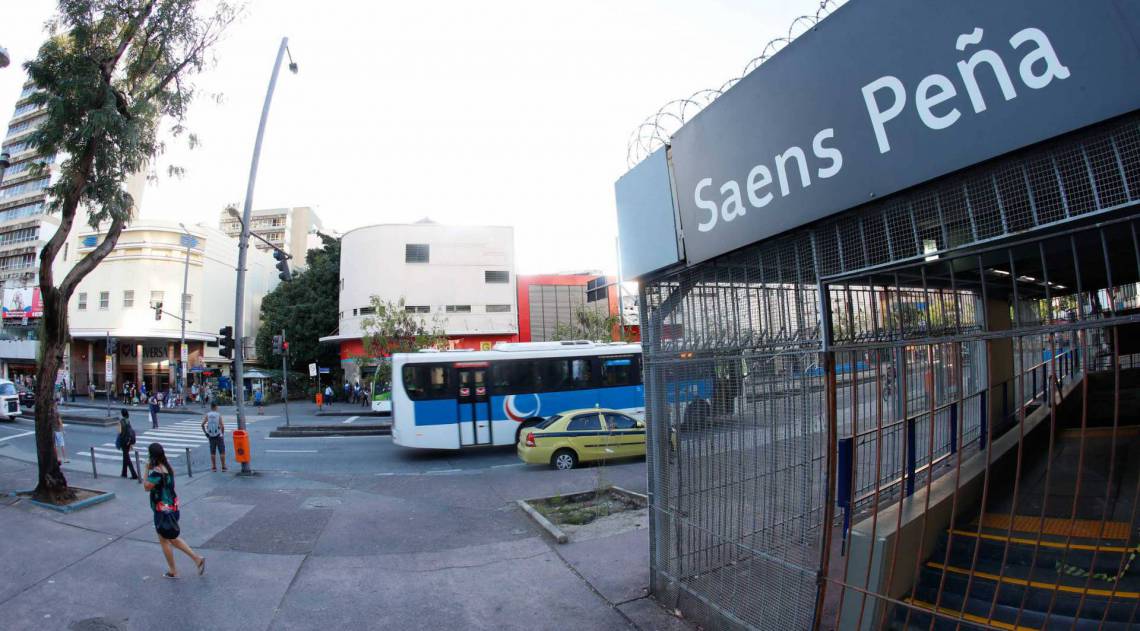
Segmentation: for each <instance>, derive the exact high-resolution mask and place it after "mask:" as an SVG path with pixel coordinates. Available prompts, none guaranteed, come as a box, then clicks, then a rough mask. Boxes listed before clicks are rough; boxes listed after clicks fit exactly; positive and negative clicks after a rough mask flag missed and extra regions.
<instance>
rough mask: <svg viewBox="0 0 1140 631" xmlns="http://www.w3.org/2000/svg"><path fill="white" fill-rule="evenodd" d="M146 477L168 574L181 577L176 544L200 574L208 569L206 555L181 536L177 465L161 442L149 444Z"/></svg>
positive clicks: (151, 507)
mask: <svg viewBox="0 0 1140 631" xmlns="http://www.w3.org/2000/svg"><path fill="white" fill-rule="evenodd" d="M147 454H148V456H149V457H148V458H147V463H146V481H145V482H143V488H144V489H145V490H147V491H148V492H150V510H151V511H152V512H153V513H154V530H155V532H157V533H158V542H159V544H161V545H162V555H163V556H165V557H166V565H167V568H168V569H167V570H166V572H164V573H163V576H164V577H166V578H178V568H177V567H175V565H174V548H178V549H179V550H181V551H182V552H183V553H184V554H185V555H186V556H188V557H190V559H191V560H192V561H194V566H195V567H196V568H198V576H201V575H203V574H205V573H206V557H204V556H201V555H199V554H197V553H195V552H194V550H193V548H191V547H190V546H189V545H187V544H186V542H185V541H183V540H182V536H181V535H182V528H181V527H180V526H179V525H178V520H179V518H180V517H181V511H180V510H179V504H178V493H177V492H176V491H175V490H174V468H173V467H171V466H170V461H169V460H167V459H166V451H165V450H163V448H162V445H160V444H158V443H151V444H150V446H148V447H147Z"/></svg>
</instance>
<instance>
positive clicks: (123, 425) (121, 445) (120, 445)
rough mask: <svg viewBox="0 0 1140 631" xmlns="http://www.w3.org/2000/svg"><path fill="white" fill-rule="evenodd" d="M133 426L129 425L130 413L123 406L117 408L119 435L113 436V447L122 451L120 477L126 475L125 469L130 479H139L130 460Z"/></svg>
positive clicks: (133, 438) (133, 441) (134, 438)
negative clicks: (129, 473)
mask: <svg viewBox="0 0 1140 631" xmlns="http://www.w3.org/2000/svg"><path fill="white" fill-rule="evenodd" d="M136 440H137V438H136V437H135V428H133V427H131V413H130V412H128V411H127V410H126V409H125V408H124V409H122V410H119V435H118V436H115V448H116V449H118V450H119V451H121V452H123V472H122V473H121V474H120V477H124V478H125V477H127V470H128V469H129V470H130V472H131V479H132V480H137V479H139V472H138V471H135V463H133V462H131V449H133V448H134V446H135V441H136Z"/></svg>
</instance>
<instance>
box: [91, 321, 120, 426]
mask: <svg viewBox="0 0 1140 631" xmlns="http://www.w3.org/2000/svg"><path fill="white" fill-rule="evenodd" d="M88 352H94V351H90V350H89V351H88ZM110 354H111V332H110V331H107V337H106V338H105V339H104V340H103V380H104V381H106V382H107V391H106V393H105V396H104V397H103V398H104V399H106V400H107V418H111V380H110V379H107V359H106V358H107V357H109V356H110ZM111 361H112V364H111V367H112V368H114V367H115V364H114V360H111Z"/></svg>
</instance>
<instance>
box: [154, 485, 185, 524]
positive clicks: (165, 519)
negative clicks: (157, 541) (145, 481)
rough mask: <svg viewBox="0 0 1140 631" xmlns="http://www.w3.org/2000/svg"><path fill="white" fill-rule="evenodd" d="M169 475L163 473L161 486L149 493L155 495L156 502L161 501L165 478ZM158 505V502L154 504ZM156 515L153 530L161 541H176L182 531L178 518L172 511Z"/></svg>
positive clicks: (160, 512)
mask: <svg viewBox="0 0 1140 631" xmlns="http://www.w3.org/2000/svg"><path fill="white" fill-rule="evenodd" d="M168 475H170V474H169V473H165V474H163V475H162V484H160V485H159V486H156V487H155V488H154V489H153V490H151V493H155V494H156V495H157V498H156V499H158V500H161V499H162V489H164V488H166V484H167V482H166V476H168ZM155 505H156V506H157V505H158V502H155ZM176 505H177V503H176ZM156 512H157V515H156V516H155V520H154V529H155V530H156V531H158V534H159V536H160V537H162V538H163V539H177V538H178V536H179V535H181V534H182V529H181V528H180V527H179V526H178V516H177V515H176V513H175V511H173V510H164V511H156Z"/></svg>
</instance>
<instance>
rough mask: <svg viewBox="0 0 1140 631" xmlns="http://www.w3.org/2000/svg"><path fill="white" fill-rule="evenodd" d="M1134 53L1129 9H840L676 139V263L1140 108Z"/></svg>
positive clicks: (962, 1) (1134, 12) (896, 0)
mask: <svg viewBox="0 0 1140 631" xmlns="http://www.w3.org/2000/svg"><path fill="white" fill-rule="evenodd" d="M1137 41H1140V3H1136V2H1071V1H1069V0H1003V1H1001V2H993V1H992V0H954V1H950V0H940V1H930V2H913V1H909V0H883V1H881V2H851V3H848V4H846V5H844V6H843V7H840V8H839V9H838V10H836V11H835V12H834V13H832V14H831V15H830V16H828V17H827V18H825V19H824V20H822V21H821V22H819V23H818V24H817V25H815V26H814V27H813V28H812V29H811V30H810V31H808V32H806V33H804V34H803V35H801V36H800V37H798V38H797V39H796V40H795V41H793V42H792V43H790V44H788V45H787V46H786V47H785V48H784V49H783V50H781V51H780V52H779V53H777V54H776V55H774V56H773V57H772V58H771V59H769V60H768V61H766V62H765V63H764V64H762V65H761V66H760V67H759V68H757V69H756V70H755V71H754V72H752V73H751V74H749V75H748V76H746V77H744V78H743V79H741V80H740V81H739V82H738V83H737V84H736V85H735V86H734V87H732V88H731V89H729V90H728V91H727V92H726V93H725V94H724V95H722V96H721V97H719V98H718V99H717V100H715V101H714V102H712V103H711V104H710V105H709V106H708V107H706V108H705V109H704V110H703V111H701V112H700V113H699V114H697V115H696V116H695V117H694V118H693V119H692V120H690V121H688V122H687V123H686V124H685V125H684V126H682V127H681V128H680V129H679V130H678V131H677V132H676V134H674V136H673V138H672V141H671V143H670V149H669V169H670V170H669V174H670V182H671V185H672V190H673V191H675V196H676V199H675V203H676V209H677V215H678V220H679V224H680V225H679V234H680V235H682V243H683V260H684V262H685V263H687V264H689V265H692V264H694V263H699V262H701V261H705V260H708V259H711V258H713V257H716V256H718V255H720V254H724V253H726V252H730V251H732V250H735V249H738V248H740V247H743V246H746V245H750V244H752V243H755V242H757V241H760V240H762V239H765V238H768V237H772V236H774V235H777V234H780V233H783V232H786V231H789V230H792V229H795V228H799V227H802V226H804V225H806V224H809V223H811V222H813V221H816V220H819V219H822V218H824V217H827V216H829V215H833V214H835V213H839V212H842V211H844V210H847V209H850V208H853V207H856V206H859V205H861V204H864V203H866V202H869V201H873V200H876V199H879V198H882V197H884V196H887V195H890V194H892V193H895V192H898V191H901V190H903V189H906V188H909V187H911V186H914V185H917V184H920V183H923V182H926V181H929V180H931V179H934V178H937V177H939V176H942V175H946V174H949V173H952V172H955V171H958V170H960V169H963V168H966V167H969V166H971V165H974V164H977V163H980V162H983V161H986V160H988V159H991V158H994V157H996V156H999V155H1002V154H1005V153H1008V152H1011V151H1014V150H1017V149H1020V148H1023V147H1026V146H1028V145H1031V144H1034V143H1038V142H1040V141H1043V140H1046V139H1049V138H1053V137H1055V136H1058V135H1061V134H1064V133H1066V132H1070V131H1074V130H1077V129H1080V128H1082V127H1086V126H1088V125H1092V124H1095V123H1099V122H1102V121H1105V120H1108V119H1110V118H1113V117H1115V116H1119V115H1122V114H1126V113H1129V112H1132V111H1135V110H1137V109H1140V82H1137V81H1133V80H1130V78H1132V77H1136V76H1140V50H1138V47H1137V43H1136V42H1137ZM657 159H658V160H659V161H660V160H662V159H661V158H657ZM618 207H619V225H621V223H622V220H621V216H620V209H621V207H622V203H621V200H620V191H619V203H618ZM668 214H669V209H666V208H662V209H661V211H660V215H661V216H666V217H667V216H668ZM639 236H640V235H639V233H637V232H636V231H626V230H623V231H622V249H623V250H625V249H627V243H626V242H627V240H632V241H633V242H636V241H637V240H638V239H639ZM661 247H664V248H666V249H668V247H669V241H668V240H667V239H665V240H661ZM634 249H637V248H634ZM641 250H642V251H644V250H645V248H641Z"/></svg>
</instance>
